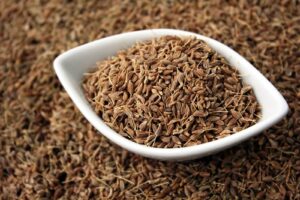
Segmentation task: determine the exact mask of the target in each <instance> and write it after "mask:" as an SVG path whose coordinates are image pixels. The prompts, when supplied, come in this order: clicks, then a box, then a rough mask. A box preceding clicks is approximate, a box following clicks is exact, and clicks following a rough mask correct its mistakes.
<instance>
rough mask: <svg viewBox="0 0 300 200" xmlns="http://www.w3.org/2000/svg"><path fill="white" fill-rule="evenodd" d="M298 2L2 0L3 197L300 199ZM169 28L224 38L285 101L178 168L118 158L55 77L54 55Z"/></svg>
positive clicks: (0, 106)
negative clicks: (237, 137)
mask: <svg viewBox="0 0 300 200" xmlns="http://www.w3.org/2000/svg"><path fill="white" fill-rule="evenodd" d="M299 10H300V4H299V2H298V1H293V0H291V1H251V2H250V1H249V2H247V1H229V2H225V1H217V0H213V1H209V2H207V1H189V2H185V1H182V2H181V1H163V2H160V1H151V2H150V1H137V2H135V1H115V0H114V1H101V2H98V1H89V2H83V1H63V2H61V1H55V0H52V1H38V0H37V1H12V0H9V1H0V42H1V45H0V196H1V198H2V199H15V198H19V199H50V198H54V199H57V198H62V199H70V198H72V197H73V198H75V199H99V198H100V199H126V198H127V199H133V198H137V199H145V198H149V199H162V198H166V199H172V198H175V197H177V198H178V199H185V198H189V197H190V198H192V199H199V198H201V199H220V198H226V199H232V198H238V197H240V198H242V197H244V198H253V199H260V198H269V199H283V198H288V199H299V198H300V195H299V194H300V136H299V133H300V128H299V127H300V118H299V111H300V103H299V102H300V90H299V88H300V83H299V80H300V75H299V73H300V52H299V46H300V12H299ZM145 28H179V29H183V30H189V31H194V32H197V33H200V34H204V35H207V36H210V37H213V38H216V39H218V40H220V41H221V42H224V43H225V44H227V45H228V46H230V47H232V48H234V49H235V50H237V51H238V52H239V53H240V54H241V55H243V56H245V57H246V58H247V59H248V60H249V61H250V62H252V63H253V64H254V66H256V67H257V68H258V69H259V70H260V71H261V72H262V73H263V74H264V75H265V76H266V77H267V78H268V79H269V80H270V81H271V82H272V83H273V84H274V85H275V86H276V87H277V88H278V89H279V90H280V92H281V93H282V94H283V95H284V97H285V98H286V100H287V101H288V103H289V107H290V112H289V114H288V115H287V117H286V118H285V119H283V120H282V121H281V122H280V123H278V124H277V125H275V126H273V127H272V128H270V129H268V130H267V131H265V132H264V133H262V134H261V135H259V136H257V137H255V138H253V139H251V140H249V141H247V142H244V143H242V144H241V145H239V146H236V147H234V148H231V149H229V150H227V151H224V152H222V153H219V154H216V155H213V156H209V157H206V158H203V159H200V160H196V161H192V162H185V163H170V162H160V161H154V160H151V159H146V158H142V157H140V156H137V155H134V154H131V153H128V152H126V151H124V150H122V149H121V148H119V147H117V146H115V145H113V144H111V143H110V142H109V141H107V139H105V138H104V137H103V136H101V135H100V134H98V133H97V132H96V131H95V130H94V129H93V128H92V127H91V125H90V124H89V123H87V121H86V120H85V119H84V118H83V117H82V115H81V114H80V113H79V111H78V110H77V109H76V108H75V107H74V104H73V103H72V102H71V100H70V99H69V97H68V95H67V94H66V93H65V91H64V90H63V88H62V87H61V85H60V83H59V82H58V79H57V78H56V76H55V74H54V71H53V67H52V61H53V59H54V58H55V57H56V56H57V55H59V54H60V53H62V52H63V51H65V50H67V49H70V48H72V47H75V46H77V45H80V44H83V43H86V42H89V41H92V40H95V39H99V38H102V37H105V36H108V35H112V34H117V33H121V32H125V31H132V30H139V29H145Z"/></svg>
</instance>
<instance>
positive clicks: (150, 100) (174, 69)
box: [84, 36, 259, 148]
mask: <svg viewBox="0 0 300 200" xmlns="http://www.w3.org/2000/svg"><path fill="white" fill-rule="evenodd" d="M97 66H98V69H97V70H96V71H95V72H93V73H89V74H87V75H86V76H85V81H84V88H85V91H86V96H87V98H88V100H89V101H90V102H91V103H92V106H93V107H94V109H95V110H96V112H97V113H98V114H99V115H100V116H101V118H102V119H103V120H104V122H105V123H106V124H107V125H108V126H110V127H111V128H113V129H114V130H115V131H116V132H118V133H120V134H121V135H122V136H124V137H126V138H129V139H131V140H133V141H135V142H137V143H139V144H145V145H147V146H154V147H161V148H172V147H184V146H191V145H195V144H200V143H205V142H209V141H212V140H216V139H218V138H222V137H224V136H227V135H230V134H232V133H234V132H237V131H240V130H242V129H245V128H247V127H249V126H251V125H253V124H254V123H255V122H256V121H257V120H258V113H259V106H258V103H257V101H256V98H255V96H254V94H253V91H252V88H251V87H250V86H248V85H245V84H244V83H243V82H242V79H241V77H240V75H239V73H238V72H237V70H236V69H234V68H233V67H231V66H230V65H229V64H228V63H227V62H226V60H225V59H224V58H223V57H221V56H220V55H218V54H217V53H216V52H215V51H214V50H212V49H211V48H210V47H209V46H208V45H207V44H206V43H205V42H203V41H202V40H199V39H196V38H193V37H186V38H180V37H177V36H164V37H160V38H156V39H153V40H151V41H146V42H143V43H137V44H135V45H134V46H133V47H131V48H129V49H127V50H124V51H120V52H119V53H118V54H117V55H116V56H114V57H112V58H109V59H107V60H104V61H101V62H100V63H98V64H97Z"/></svg>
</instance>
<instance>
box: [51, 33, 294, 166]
mask: <svg viewBox="0 0 300 200" xmlns="http://www.w3.org/2000/svg"><path fill="white" fill-rule="evenodd" d="M163 35H178V36H191V35H193V36H196V37H197V38H199V39H202V40H204V41H205V42H206V43H207V44H208V45H209V46H210V47H211V48H213V49H214V50H216V51H217V52H218V53H219V54H221V55H222V56H224V57H225V58H226V59H227V60H228V61H229V63H230V64H231V65H232V66H235V67H236V68H237V69H238V70H239V71H240V73H241V74H242V76H243V78H244V81H245V82H246V83H248V84H250V85H251V86H252V87H253V88H254V92H255V94H256V96H257V99H258V101H259V103H260V105H261V107H262V119H261V120H260V121H259V122H258V123H257V124H255V125H253V126H251V127H249V128H247V129H245V130H243V131H240V132H238V133H235V134H233V135H230V136H227V137H225V138H222V139H219V140H216V141H212V142H208V143H205V144H200V145H196V146H191V147H184V148H174V149H162V148H153V147H147V146H145V145H140V144H137V143H134V142H132V141H130V140H128V139H126V138H124V137H122V136H121V135H119V134H118V133H116V132H115V131H114V130H112V129H111V128H109V127H108V126H107V125H106V124H105V123H104V122H103V121H102V120H101V118H99V117H98V116H97V114H96V113H95V112H94V111H93V109H92V108H91V106H90V105H89V103H88V101H87V100H86V98H85V96H84V94H83V90H82V88H81V81H82V77H83V74H84V73H85V72H88V71H89V70H91V69H92V68H94V67H95V63H96V62H97V61H99V60H102V59H105V58H107V57H109V56H112V55H114V54H115V53H116V52H117V51H118V50H121V49H126V48H128V47H130V46H132V45H133V44H134V43H135V42H137V41H143V40H149V39H152V38H154V37H159V36H163ZM54 69H55V72H56V74H57V76H58V78H59V80H60V82H61V84H62V85H63V87H64V88H65V90H66V91H67V93H68V94H69V95H70V97H71V99H72V100H73V102H74V103H75V104H76V106H77V107H78V108H79V110H80V111H81V113H82V114H83V115H84V116H85V117H86V119H87V120H88V121H89V122H90V123H91V124H92V125H93V126H94V127H95V128H96V129H97V130H98V131H99V132H100V133H102V134H103V135H104V136H105V137H107V138H108V139H110V140H111V141H112V142H114V143H115V144H117V145H119V146H121V147H123V148H124V149H127V150H128V151H131V152H134V153H136V154H140V155H142V156H145V157H149V158H154V159H159V160H174V161H182V160H192V159H195V158H200V157H203V156H207V155H210V154H213V153H216V152H219V151H222V150H224V149H227V148H229V147H231V146H234V145H236V144H238V143H240V142H242V141H245V140H247V139H249V138H251V137H253V136H255V135H257V134H259V133H261V132H262V131H263V130H265V129H267V128H269V127H270V126H272V125H273V124H275V123H276V122H278V121H279V120H280V119H281V118H283V117H284V116H285V115H286V113H287V112H288V105H287V103H286V101H285V100H284V98H283V97H282V95H281V94H280V93H279V92H278V90H277V89H276V88H275V87H274V86H273V85H272V84H271V83H270V82H269V81H268V80H267V79H266V78H265V77H264V76H263V75H262V74H261V73H260V72H259V71H258V70H256V69H255V67H254V66H252V65H251V64H250V63H249V62H248V61H247V60H246V59H244V58H243V57H242V56H240V55H239V54H238V53H236V52H235V51H234V50H232V49H231V48H229V47H227V46H226V45H224V44H222V43H220V42H218V41H216V40H214V39H211V38H208V37H205V36H202V35H199V34H195V33H191V32H186V31H181V30H173V29H150V30H142V31H135V32H128V33H122V34H119V35H114V36H110V37H107V38H103V39H100V40H96V41H93V42H90V43H88V44H85V45H82V46H79V47H76V48H74V49H71V50H69V51H67V52H65V53H63V54H61V55H60V56H58V57H57V58H56V59H55V61H54Z"/></svg>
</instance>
